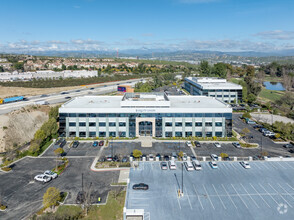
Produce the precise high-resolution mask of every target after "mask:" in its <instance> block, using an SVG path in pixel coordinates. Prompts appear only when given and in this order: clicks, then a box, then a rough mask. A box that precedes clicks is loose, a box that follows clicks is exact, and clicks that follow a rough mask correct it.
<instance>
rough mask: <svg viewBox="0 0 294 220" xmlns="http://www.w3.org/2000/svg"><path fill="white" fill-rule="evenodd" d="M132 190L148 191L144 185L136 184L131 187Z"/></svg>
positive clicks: (147, 187)
mask: <svg viewBox="0 0 294 220" xmlns="http://www.w3.org/2000/svg"><path fill="white" fill-rule="evenodd" d="M133 189H134V190H148V189H149V186H148V185H147V184H145V183H138V184H134V185H133Z"/></svg>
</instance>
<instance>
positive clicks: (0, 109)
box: [0, 79, 145, 115]
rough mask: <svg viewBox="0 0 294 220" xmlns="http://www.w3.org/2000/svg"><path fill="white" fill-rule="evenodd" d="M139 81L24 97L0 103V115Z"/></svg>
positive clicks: (132, 80)
mask: <svg viewBox="0 0 294 220" xmlns="http://www.w3.org/2000/svg"><path fill="white" fill-rule="evenodd" d="M139 81H143V82H144V81H145V80H144V79H131V80H124V81H117V82H108V83H101V84H93V85H86V86H85V88H81V89H75V90H66V91H64V92H60V93H51V94H43V95H37V96H30V97H25V98H26V100H25V101H19V102H13V103H8V104H2V105H0V115H3V114H7V113H9V112H11V111H14V110H17V109H20V108H22V107H25V106H28V105H34V104H35V103H36V102H39V101H46V102H48V104H56V103H64V102H66V101H67V100H70V99H71V98H74V97H78V96H85V95H103V94H107V93H110V92H114V91H117V86H118V85H131V86H134V85H135V84H136V83H137V82H139Z"/></svg>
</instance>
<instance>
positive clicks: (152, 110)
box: [136, 109, 156, 113]
mask: <svg viewBox="0 0 294 220" xmlns="http://www.w3.org/2000/svg"><path fill="white" fill-rule="evenodd" d="M136 112H139V113H149V112H156V111H155V109H136Z"/></svg>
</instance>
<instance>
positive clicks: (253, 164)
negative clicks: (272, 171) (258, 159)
mask: <svg viewBox="0 0 294 220" xmlns="http://www.w3.org/2000/svg"><path fill="white" fill-rule="evenodd" d="M257 164H258V163H252V164H251V166H254V167H257V169H259V170H260V169H261V167H260V166H258V165H257Z"/></svg>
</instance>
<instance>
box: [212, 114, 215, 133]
mask: <svg viewBox="0 0 294 220" xmlns="http://www.w3.org/2000/svg"><path fill="white" fill-rule="evenodd" d="M213 136H215V117H213V118H212V137H213Z"/></svg>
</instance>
